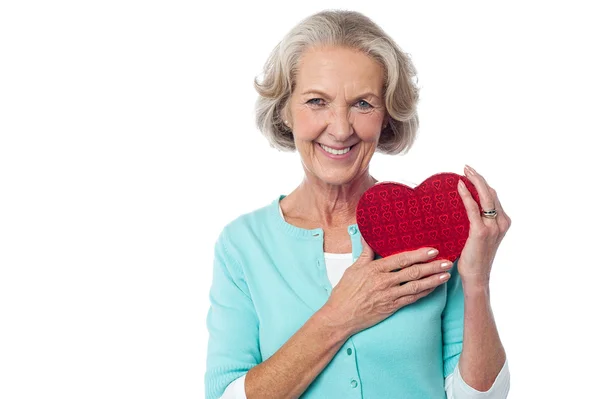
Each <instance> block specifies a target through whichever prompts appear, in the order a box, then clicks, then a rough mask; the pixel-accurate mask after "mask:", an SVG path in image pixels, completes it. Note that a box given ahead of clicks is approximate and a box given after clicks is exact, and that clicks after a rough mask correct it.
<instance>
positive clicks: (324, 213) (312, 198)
mask: <svg viewBox="0 0 600 399" xmlns="http://www.w3.org/2000/svg"><path fill="white" fill-rule="evenodd" d="M376 182H377V180H376V179H375V178H374V177H372V176H371V175H370V174H369V172H368V170H367V171H365V172H364V173H363V174H362V175H361V176H358V177H357V178H355V179H353V180H352V181H351V182H349V183H347V184H342V185H334V184H328V183H326V182H324V181H322V180H320V179H319V178H317V177H316V176H312V175H310V174H306V176H305V178H304V180H303V181H302V183H300V185H299V186H298V187H297V188H296V189H295V190H294V191H292V192H291V193H290V194H289V195H288V196H286V197H285V198H284V199H283V200H282V201H281V208H282V210H283V213H284V214H285V215H286V218H289V219H291V220H293V219H296V220H302V221H303V222H304V223H306V224H307V225H310V226H314V227H317V226H319V227H322V228H340V227H346V226H348V225H350V224H354V223H356V206H357V205H358V201H359V199H360V197H361V195H362V194H363V193H364V192H365V191H366V190H367V189H368V188H369V187H371V186H372V185H373V184H375V183H376Z"/></svg>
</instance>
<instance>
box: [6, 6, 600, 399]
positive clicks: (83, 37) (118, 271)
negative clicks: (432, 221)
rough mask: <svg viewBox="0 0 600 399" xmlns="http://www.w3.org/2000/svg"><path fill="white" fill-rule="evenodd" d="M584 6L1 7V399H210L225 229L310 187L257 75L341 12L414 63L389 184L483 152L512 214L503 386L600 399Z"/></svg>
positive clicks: (385, 171)
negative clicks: (210, 344) (414, 122)
mask: <svg viewBox="0 0 600 399" xmlns="http://www.w3.org/2000/svg"><path fill="white" fill-rule="evenodd" d="M591 4H593V2H583V1H582V2H566V1H565V2H541V1H540V2H526V1H520V2H502V3H498V2H493V3H487V2H475V1H473V2H424V1H420V2H419V1H410V2H409V1H393V2H390V1H386V2H383V1H373V0H369V1H350V0H345V1H300V2H281V1H279V2H274V1H273V2H267V1H253V2H247V3H243V2H239V3H234V2H225V1H222V2H202V1H200V2H198V1H132V0H120V1H102V2H99V1H96V2H92V1H87V2H78V1H54V2H42V1H37V2H32V1H19V2H2V4H1V5H0V397H2V398H6V399H17V398H55V397H56V398H58V397H60V398H62V399H67V398H77V399H80V398H201V397H203V396H204V380H203V379H204V370H205V361H206V345H207V330H206V324H205V321H206V312H207V311H208V290H209V287H210V283H211V276H212V260H213V259H212V256H213V249H214V242H215V240H216V237H217V235H218V234H219V232H220V230H221V229H222V228H223V226H224V225H225V224H226V223H227V222H229V221H231V220H232V219H234V218H235V217H237V216H239V215H240V214H242V213H245V212H249V211H251V210H254V209H256V208H258V207H261V206H264V205H266V204H268V203H269V202H271V201H272V200H273V199H274V198H275V197H276V196H277V195H279V194H283V193H289V192H290V191H291V190H293V188H294V187H295V186H296V185H297V184H299V183H300V180H301V179H302V169H301V166H300V161H299V158H298V156H297V154H294V153H282V152H278V151H276V150H274V149H272V148H270V147H269V145H268V143H267V141H266V140H265V139H264V138H263V136H262V135H261V134H260V132H259V131H258V130H257V129H256V127H255V124H254V101H255V98H256V93H255V92H254V89H253V86H252V81H253V79H254V77H256V76H258V75H260V73H261V69H262V66H263V63H264V62H265V60H266V58H267V56H268V54H269V52H270V51H271V49H272V48H273V47H274V46H275V45H276V44H277V43H278V41H279V40H280V39H281V37H282V36H283V35H284V34H285V33H286V32H287V31H288V30H289V29H291V28H292V26H294V25H295V24H296V23H298V22H299V21H300V20H301V19H302V18H304V17H307V16H308V15H310V14H312V13H314V12H317V11H320V10H322V9H324V8H344V9H352V10H357V11H361V12H363V13H364V14H366V15H367V16H369V17H370V18H372V19H373V20H374V21H375V22H376V23H378V24H379V25H381V26H382V27H383V28H384V29H385V30H386V31H387V32H388V33H389V34H390V35H391V36H392V37H393V38H394V39H395V40H396V41H397V43H398V44H399V45H400V47H401V48H402V49H403V50H405V51H406V52H408V53H409V54H410V55H411V57H412V59H413V61H414V63H415V65H416V68H417V71H418V75H419V84H420V86H421V102H420V105H419V114H420V118H421V129H420V131H419V136H418V139H417V142H416V144H415V146H414V148H413V149H412V150H411V151H410V152H409V153H408V154H407V155H405V156H395V157H392V156H384V155H381V154H376V155H375V157H374V158H373V160H372V163H371V170H372V174H373V175H374V176H375V177H376V178H377V179H379V180H395V179H405V180H411V181H414V182H420V181H422V180H423V179H425V178H426V177H428V176H430V175H431V174H434V173H437V172H442V171H449V172H455V173H462V167H463V165H464V164H465V163H467V164H470V165H471V166H473V167H474V168H475V169H477V170H478V171H479V172H480V173H482V174H483V175H484V177H486V178H487V180H488V182H489V183H490V185H491V186H492V187H494V188H496V190H497V191H498V193H499V197H500V200H501V201H502V204H503V206H504V208H505V210H506V211H507V213H508V214H509V215H510V216H511V218H512V219H513V226H512V228H511V230H510V231H509V233H508V235H507V236H506V238H505V240H504V242H503V244H502V246H501V248H500V251H499V253H498V256H497V258H496V261H495V263H494V268H493V276H492V278H493V281H492V304H493V308H494V313H495V316H496V321H497V323H498V326H499V330H500V334H501V337H502V340H503V342H504V345H505V347H506V350H507V353H508V357H509V365H510V370H511V374H512V389H511V394H510V395H509V397H511V398H591V397H597V396H595V395H597V392H598V383H599V380H598V377H597V376H598V372H599V371H600V369H599V367H598V360H599V359H598V357H599V355H600V353H599V350H598V343H597V342H598V340H597V337H598V336H599V335H600V334H598V329H597V327H595V326H596V325H597V324H596V320H595V319H596V318H597V317H598V315H599V311H598V305H600V300H599V299H598V291H599V287H600V286H599V284H598V279H599V277H600V273H599V272H598V269H599V268H600V262H598V255H597V254H596V252H595V250H596V249H598V247H599V246H598V239H599V237H600V234H599V233H598V225H599V222H600V220H599V219H598V183H597V182H598V177H597V173H598V171H599V170H600V168H598V164H599V162H598V157H599V154H598V150H597V147H596V145H597V144H596V143H598V140H597V138H598V135H599V134H600V123H599V122H598V119H597V118H598V115H599V113H598V108H599V102H598V92H599V90H600V79H599V78H598V71H600V63H599V61H598V56H597V53H598V38H599V37H600V29H599V28H598V24H597V18H596V16H597V14H595V13H594V12H593V7H592V6H591ZM398 339H401V337H398ZM369 399H371V398H369Z"/></svg>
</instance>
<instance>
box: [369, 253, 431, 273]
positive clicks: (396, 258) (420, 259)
mask: <svg viewBox="0 0 600 399" xmlns="http://www.w3.org/2000/svg"><path fill="white" fill-rule="evenodd" d="M438 253H439V251H438V250H437V249H435V248H431V247H424V248H419V249H415V250H413V251H406V252H400V253H399V254H395V255H390V256H388V257H386V258H382V259H378V260H377V262H378V263H379V270H380V271H381V272H391V271H395V270H398V269H403V268H405V267H408V266H410V265H413V264H415V263H425V262H427V261H430V260H431V259H433V258H434V257H435V256H436V255H437V254H438Z"/></svg>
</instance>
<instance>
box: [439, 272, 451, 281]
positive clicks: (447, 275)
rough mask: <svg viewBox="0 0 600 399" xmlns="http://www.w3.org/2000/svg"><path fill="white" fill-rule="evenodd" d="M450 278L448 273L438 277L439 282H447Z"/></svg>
mask: <svg viewBox="0 0 600 399" xmlns="http://www.w3.org/2000/svg"><path fill="white" fill-rule="evenodd" d="M448 278H450V273H444V274H442V275H441V276H440V280H448Z"/></svg>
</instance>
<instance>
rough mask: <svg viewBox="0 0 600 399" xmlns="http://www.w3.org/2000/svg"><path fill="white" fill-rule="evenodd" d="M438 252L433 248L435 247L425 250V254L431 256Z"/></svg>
mask: <svg viewBox="0 0 600 399" xmlns="http://www.w3.org/2000/svg"><path fill="white" fill-rule="evenodd" d="M438 253H439V251H438V250H437V249H435V248H434V249H430V250H429V251H428V252H427V255H429V256H433V255H437V254H438Z"/></svg>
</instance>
